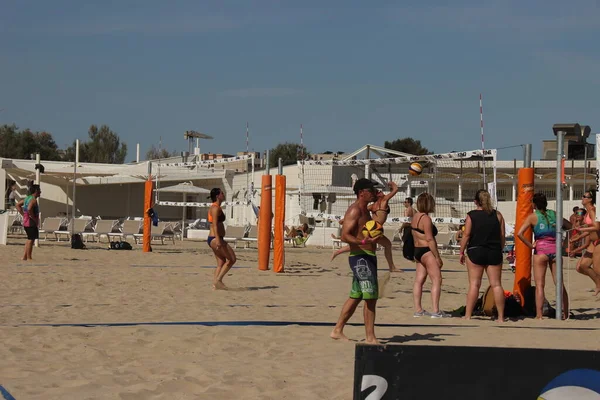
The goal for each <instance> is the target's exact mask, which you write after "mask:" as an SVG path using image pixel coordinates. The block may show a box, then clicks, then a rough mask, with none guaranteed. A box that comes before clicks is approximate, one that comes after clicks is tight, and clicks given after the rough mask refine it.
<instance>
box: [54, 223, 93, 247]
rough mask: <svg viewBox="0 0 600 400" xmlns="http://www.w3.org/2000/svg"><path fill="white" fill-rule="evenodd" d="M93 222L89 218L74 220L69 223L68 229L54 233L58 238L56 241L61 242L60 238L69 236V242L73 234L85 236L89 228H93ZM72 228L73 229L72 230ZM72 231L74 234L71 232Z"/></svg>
mask: <svg viewBox="0 0 600 400" xmlns="http://www.w3.org/2000/svg"><path fill="white" fill-rule="evenodd" d="M91 224H92V220H91V219H87V218H73V219H71V221H69V224H68V225H67V229H66V230H63V229H58V230H56V231H54V235H55V236H56V240H57V241H58V242H60V236H63V235H65V236H67V240H70V239H71V233H78V234H83V233H84V232H85V231H86V230H87V229H88V227H89V226H91ZM71 228H72V229H71ZM71 231H72V232H71Z"/></svg>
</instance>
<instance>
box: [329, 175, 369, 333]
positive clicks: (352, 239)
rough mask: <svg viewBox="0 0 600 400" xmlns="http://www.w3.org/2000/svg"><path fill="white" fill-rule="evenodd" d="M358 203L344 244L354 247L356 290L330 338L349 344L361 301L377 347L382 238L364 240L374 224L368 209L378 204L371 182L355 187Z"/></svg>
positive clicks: (352, 209)
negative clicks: (350, 322) (369, 223)
mask: <svg viewBox="0 0 600 400" xmlns="http://www.w3.org/2000/svg"><path fill="white" fill-rule="evenodd" d="M354 193H355V194H356V201H355V202H354V203H352V205H350V207H349V208H348V210H347V211H346V214H345V215H344V224H343V225H342V237H341V239H342V241H344V242H345V243H348V244H349V246H350V256H349V257H348V261H349V263H350V269H351V270H352V275H353V278H352V289H351V290H350V296H349V298H348V300H346V302H345V303H344V306H343V307H342V312H341V313H340V317H339V319H338V321H337V323H336V325H335V328H333V331H332V332H331V334H330V335H329V336H330V337H331V338H332V339H336V340H337V339H342V340H348V338H347V337H346V335H344V327H345V326H346V323H347V322H348V320H349V319H350V317H352V314H354V311H356V308H357V307H358V305H359V304H360V302H361V301H363V300H364V301H365V305H364V319H365V331H366V343H370V344H377V343H378V342H377V338H376V337H375V307H376V305H377V298H378V297H379V293H378V285H377V256H376V255H375V244H376V242H377V240H378V239H379V238H371V237H364V236H363V235H362V227H363V226H364V225H365V224H366V223H367V221H370V220H371V213H370V212H369V209H368V208H367V206H368V205H369V203H370V202H372V201H374V200H375V198H376V197H375V196H376V193H377V192H376V190H375V184H374V183H373V181H371V180H370V179H365V178H362V179H359V180H357V181H356V183H355V184H354Z"/></svg>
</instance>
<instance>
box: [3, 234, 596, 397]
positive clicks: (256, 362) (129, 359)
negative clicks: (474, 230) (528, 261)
mask: <svg viewBox="0 0 600 400" xmlns="http://www.w3.org/2000/svg"><path fill="white" fill-rule="evenodd" d="M23 243H24V239H23V238H22V237H16V236H11V237H9V244H8V245H7V246H2V247H0V257H1V258H2V260H3V263H2V267H0V282H1V284H2V290H1V292H0V360H1V361H0V379H1V380H0V385H2V386H3V387H4V388H5V389H6V390H8V391H9V392H10V393H11V394H12V395H13V396H14V397H15V398H16V399H19V400H21V399H198V398H206V399H350V398H352V384H353V370H354V347H355V344H356V343H357V342H337V341H333V340H331V339H330V338H329V336H328V335H329V333H330V331H331V329H332V326H333V324H334V323H335V321H336V320H337V318H338V315H339V313H340V309H341V305H342V304H343V302H344V301H345V299H346V298H347V296H348V292H349V289H350V282H351V278H350V270H349V268H348V265H347V256H340V257H338V258H337V259H336V260H334V261H333V262H330V261H329V259H330V256H331V249H330V248H328V249H319V248H310V247H308V248H291V247H290V248H287V249H286V272H285V273H283V274H275V273H273V272H271V271H259V270H258V269H257V252H256V249H238V250H237V255H238V263H237V265H236V266H235V267H234V269H232V270H231V273H230V275H229V276H228V277H227V278H226V281H225V283H226V284H227V285H228V286H229V287H230V290H228V291H213V290H211V279H212V274H213V266H214V264H215V262H214V257H213V255H212V253H211V251H210V249H209V248H208V247H207V245H206V243H205V242H193V241H186V242H183V243H182V242H177V243H176V244H175V245H173V244H167V245H161V244H156V245H154V252H153V253H143V252H142V251H141V246H136V248H135V249H134V250H132V251H115V250H111V251H109V250H107V247H108V246H107V245H106V243H104V244H102V243H101V244H98V243H88V249H87V250H72V249H71V248H70V246H69V244H68V243H67V242H58V243H56V242H53V241H47V242H41V246H40V247H39V248H35V249H34V252H33V258H34V260H33V261H31V262H24V261H21V260H20V258H21V256H22V253H23ZM380 253H381V252H380ZM394 254H395V259H396V261H397V264H398V265H399V266H401V267H403V268H407V269H409V268H414V266H413V265H412V264H411V263H409V262H407V261H405V260H403V259H402V258H401V253H400V252H399V251H397V250H396V251H395V252H394ZM379 265H380V271H381V272H380V274H381V275H383V274H384V273H385V272H386V271H387V269H386V268H385V265H386V263H385V260H384V258H383V254H379ZM565 268H566V273H565V284H566V285H567V288H568V290H569V294H570V296H571V309H572V312H573V314H574V317H573V318H572V319H570V320H569V321H556V320H549V319H547V320H543V321H536V320H533V319H526V320H518V321H512V322H507V323H505V324H498V323H496V322H494V321H491V320H490V319H487V318H476V319H473V320H470V321H465V320H462V319H460V318H445V319H431V318H419V319H417V318H413V316H412V314H413V305H412V283H413V279H414V272H412V271H407V272H404V273H394V274H392V276H391V279H390V282H389V284H388V286H387V287H386V297H385V298H383V299H381V300H380V302H379V304H378V305H379V307H378V314H377V324H378V326H377V328H376V334H377V336H378V337H379V338H380V340H381V342H382V343H384V344H388V345H395V344H408V345H418V346H426V345H430V344H436V345H469V346H508V347H540V348H567V349H570V348H572V349H589V350H598V349H599V348H600V344H599V341H598V336H597V331H598V330H600V319H598V317H600V309H599V307H600V299H598V298H595V297H593V296H592V293H591V292H590V290H591V289H592V282H591V281H590V280H589V278H587V277H584V276H582V275H579V274H578V273H576V272H575V261H574V260H570V261H569V260H567V259H566V258H565ZM443 276H444V283H443V286H442V288H443V293H442V300H441V305H442V308H443V309H444V310H446V311H450V310H453V309H456V308H458V307H460V306H462V305H464V303H465V295H466V288H467V275H466V271H465V268H464V267H463V266H461V265H460V264H459V263H458V261H457V258H456V257H451V256H449V257H445V265H444V269H443ZM548 281H549V283H548V284H547V285H548V286H547V291H546V292H547V297H548V299H549V300H550V301H551V302H553V301H554V293H555V289H554V285H553V284H552V283H551V282H552V281H551V278H550V275H548ZM503 283H504V284H505V289H508V290H512V286H513V274H512V273H511V272H510V270H509V269H508V268H507V269H505V271H504V272H503ZM485 287H487V279H484V283H483V287H482V290H483V289H485ZM426 288H427V290H428V288H429V285H428V284H427V285H426ZM430 304H431V301H430V297H429V292H428V291H427V293H425V294H424V305H425V307H426V308H428V309H429V308H430ZM218 322H221V324H219V323H218ZM267 322H270V323H267ZM209 323H212V324H209ZM351 323H352V325H351V326H349V327H348V328H347V329H346V334H347V335H348V336H349V337H350V338H351V339H354V340H356V341H361V340H363V339H364V328H363V326H362V312H357V313H356V314H355V315H354V317H353V318H352V320H351ZM54 324H65V325H64V326H51V325H54ZM70 324H71V325H70Z"/></svg>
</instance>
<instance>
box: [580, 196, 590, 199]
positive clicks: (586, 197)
mask: <svg viewBox="0 0 600 400" xmlns="http://www.w3.org/2000/svg"><path fill="white" fill-rule="evenodd" d="M581 198H582V199H591V198H592V196H581Z"/></svg>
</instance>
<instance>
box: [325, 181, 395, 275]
mask: <svg viewBox="0 0 600 400" xmlns="http://www.w3.org/2000/svg"><path fill="white" fill-rule="evenodd" d="M388 186H389V187H390V189H392V190H391V191H390V192H389V193H388V194H383V192H382V191H381V190H378V191H377V194H376V195H375V202H374V203H373V204H370V205H369V206H368V207H367V209H368V210H369V211H370V212H371V216H372V218H373V220H374V221H377V222H379V223H380V224H381V226H383V224H385V222H386V221H387V217H388V214H389V213H390V206H389V204H388V202H389V201H390V199H391V198H392V197H394V196H395V195H396V193H398V190H399V189H398V185H396V183H395V182H389V183H388ZM342 221H343V220H342ZM340 222H341V221H340ZM378 243H379V244H380V245H381V246H382V247H383V251H384V255H385V260H386V261H387V263H388V268H389V270H390V272H404V271H403V270H401V269H400V268H397V267H396V265H395V264H394V259H393V256H392V242H391V241H390V239H388V238H387V237H385V236H382V237H381V240H379V242H378ZM348 251H350V246H344V247H342V248H341V249H339V250H337V251H336V252H334V253H333V255H332V256H331V260H332V261H333V259H334V258H336V257H337V256H339V255H340V254H342V253H345V252H348Z"/></svg>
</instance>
